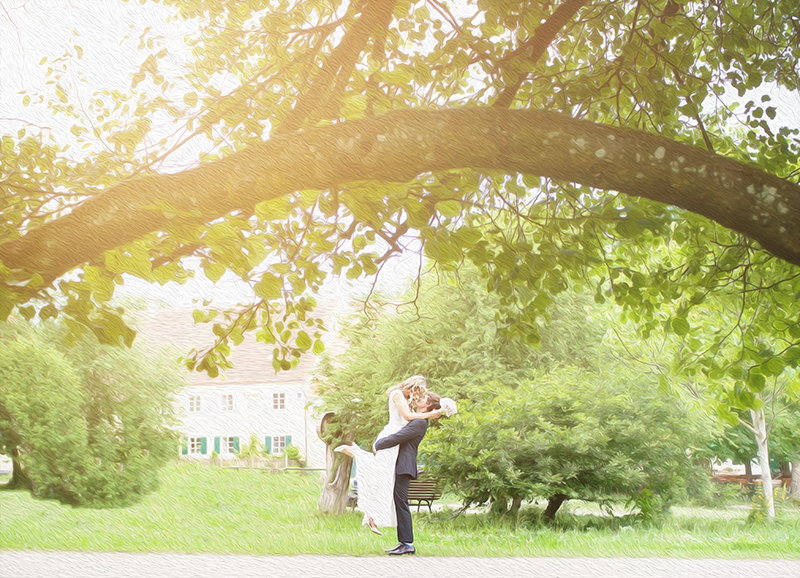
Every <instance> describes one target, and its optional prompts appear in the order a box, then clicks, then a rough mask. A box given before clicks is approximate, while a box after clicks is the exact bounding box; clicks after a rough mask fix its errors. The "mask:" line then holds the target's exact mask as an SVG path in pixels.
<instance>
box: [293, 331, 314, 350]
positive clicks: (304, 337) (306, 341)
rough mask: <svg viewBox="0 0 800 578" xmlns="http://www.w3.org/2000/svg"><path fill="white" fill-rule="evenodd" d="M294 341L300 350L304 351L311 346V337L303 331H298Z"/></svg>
mask: <svg viewBox="0 0 800 578" xmlns="http://www.w3.org/2000/svg"><path fill="white" fill-rule="evenodd" d="M294 342H295V345H297V347H298V348H299V349H300V350H302V351H306V350H308V349H309V348H310V347H311V337H309V335H308V333H306V332H305V331H298V332H297V337H295V341H294Z"/></svg>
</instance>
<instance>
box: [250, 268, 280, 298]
mask: <svg viewBox="0 0 800 578" xmlns="http://www.w3.org/2000/svg"><path fill="white" fill-rule="evenodd" d="M253 291H254V292H255V294H256V295H258V296H259V297H261V298H262V299H266V300H270V299H278V298H280V297H281V296H282V295H283V280H282V279H281V278H280V277H278V276H277V275H273V274H272V273H270V272H266V273H264V274H263V275H262V276H261V280H260V281H259V282H258V283H256V284H255V286H254V287H253Z"/></svg>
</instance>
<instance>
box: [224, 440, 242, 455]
mask: <svg viewBox="0 0 800 578" xmlns="http://www.w3.org/2000/svg"><path fill="white" fill-rule="evenodd" d="M222 453H224V454H237V453H239V439H238V438H237V437H234V436H229V437H223V438H222Z"/></svg>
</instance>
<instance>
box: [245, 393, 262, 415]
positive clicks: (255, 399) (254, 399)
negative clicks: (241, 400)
mask: <svg viewBox="0 0 800 578" xmlns="http://www.w3.org/2000/svg"><path fill="white" fill-rule="evenodd" d="M260 405H261V398H260V397H259V395H258V394H257V393H248V394H247V411H256V410H258V408H259V406H260Z"/></svg>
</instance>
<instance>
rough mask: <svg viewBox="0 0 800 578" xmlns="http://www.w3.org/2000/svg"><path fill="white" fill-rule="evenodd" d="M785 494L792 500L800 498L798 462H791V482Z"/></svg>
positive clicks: (799, 466)
mask: <svg viewBox="0 0 800 578" xmlns="http://www.w3.org/2000/svg"><path fill="white" fill-rule="evenodd" d="M787 494H788V496H789V498H791V499H792V500H800V462H792V483H791V484H789V491H788V493H787Z"/></svg>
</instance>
